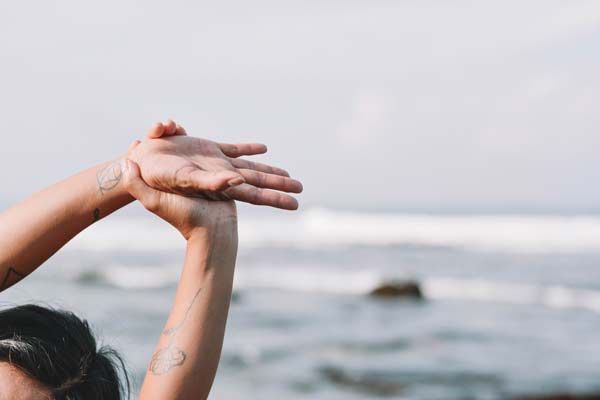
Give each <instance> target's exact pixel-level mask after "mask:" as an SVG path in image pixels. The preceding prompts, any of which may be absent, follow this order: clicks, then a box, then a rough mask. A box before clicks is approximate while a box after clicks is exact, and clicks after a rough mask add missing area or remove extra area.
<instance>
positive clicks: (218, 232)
mask: <svg viewBox="0 0 600 400" xmlns="http://www.w3.org/2000/svg"><path fill="white" fill-rule="evenodd" d="M237 245H238V236H237V224H236V223H221V224H218V225H215V226H211V227H204V226H203V227H197V228H196V229H195V230H193V232H192V233H191V234H190V236H189V238H188V239H187V251H188V252H189V253H194V254H199V255H201V256H202V257H201V259H202V260H203V263H204V264H203V266H202V267H203V268H205V269H207V270H210V269H212V268H213V267H218V268H225V267H226V266H228V265H230V266H231V267H233V266H234V265H235V258H236V255H237Z"/></svg>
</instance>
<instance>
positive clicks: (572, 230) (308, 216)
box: [69, 209, 600, 253]
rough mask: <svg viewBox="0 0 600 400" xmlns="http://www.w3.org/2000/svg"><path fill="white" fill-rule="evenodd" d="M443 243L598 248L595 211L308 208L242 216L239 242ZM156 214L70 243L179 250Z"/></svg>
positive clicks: (599, 219) (535, 249)
mask: <svg viewBox="0 0 600 400" xmlns="http://www.w3.org/2000/svg"><path fill="white" fill-rule="evenodd" d="M402 244H410V245H422V246H447V247H456V248H463V249H471V250H490V251H504V252H530V253H543V252H556V253H578V252H600V216H593V215H587V216H586V215H582V216H558V215H553V216H548V215H425V214H375V213H356V212H339V211H330V210H324V209H313V210H308V211H305V212H300V213H290V214H285V215H283V214H277V215H276V216H267V217H265V216H261V217H257V216H252V215H248V216H246V215H242V216H241V218H240V245H241V246H242V247H246V248H248V247H261V246H272V245H282V246H293V247H301V248H319V247H326V246H348V245H369V246H385V245H402ZM183 245H184V244H183V242H182V240H181V238H180V237H179V235H178V233H177V232H176V231H175V230H174V229H173V228H171V227H170V226H168V225H167V224H165V223H164V222H162V221H159V220H158V219H152V218H148V217H147V216H140V217H128V218H125V217H116V218H112V220H111V221H110V222H109V221H104V222H101V223H99V224H97V225H96V226H94V227H92V228H91V229H89V230H87V231H86V232H84V233H82V234H81V235H80V236H79V237H78V238H76V239H75V241H74V242H73V243H72V244H70V245H69V246H70V247H71V248H79V249H87V250H96V251H97V250H100V251H102V250H121V249H122V250H139V251H152V250H173V249H183Z"/></svg>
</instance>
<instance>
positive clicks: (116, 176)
mask: <svg viewBox="0 0 600 400" xmlns="http://www.w3.org/2000/svg"><path fill="white" fill-rule="evenodd" d="M122 177H123V171H122V170H121V163H120V161H119V160H116V161H112V162H111V163H110V164H108V165H107V166H106V167H104V168H102V169H101V170H100V171H98V172H97V173H96V182H97V183H98V189H99V190H100V193H102V194H104V192H109V191H111V190H113V189H114V188H115V187H117V185H118V184H119V182H121V178H122Z"/></svg>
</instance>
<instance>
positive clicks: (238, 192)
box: [225, 183, 298, 210]
mask: <svg viewBox="0 0 600 400" xmlns="http://www.w3.org/2000/svg"><path fill="white" fill-rule="evenodd" d="M225 193H226V194H227V196H229V197H230V198H231V199H234V200H238V201H243V202H245V203H250V204H256V205H259V206H270V207H275V208H281V209H283V210H297V209H298V200H296V199H295V198H293V197H292V196H289V195H287V194H285V193H279V192H275V191H272V190H266V189H260V188H257V187H254V186H252V185H249V184H247V183H246V184H242V185H239V186H236V187H233V188H231V189H228V190H227V191H226V192H225Z"/></svg>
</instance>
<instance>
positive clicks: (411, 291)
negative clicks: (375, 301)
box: [369, 281, 423, 300]
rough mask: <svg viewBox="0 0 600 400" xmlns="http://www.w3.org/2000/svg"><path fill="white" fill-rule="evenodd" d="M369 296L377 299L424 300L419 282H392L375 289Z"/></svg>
mask: <svg viewBox="0 0 600 400" xmlns="http://www.w3.org/2000/svg"><path fill="white" fill-rule="evenodd" d="M369 295H370V296H371V297H377V298H386V299H388V298H410V299H419V300H420V299H423V292H422V291H421V288H420V287H419V284H418V283H417V282H413V281H407V282H390V283H384V284H383V285H381V286H378V287H376V288H375V289H373V290H372V291H371V292H370V293H369Z"/></svg>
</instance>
